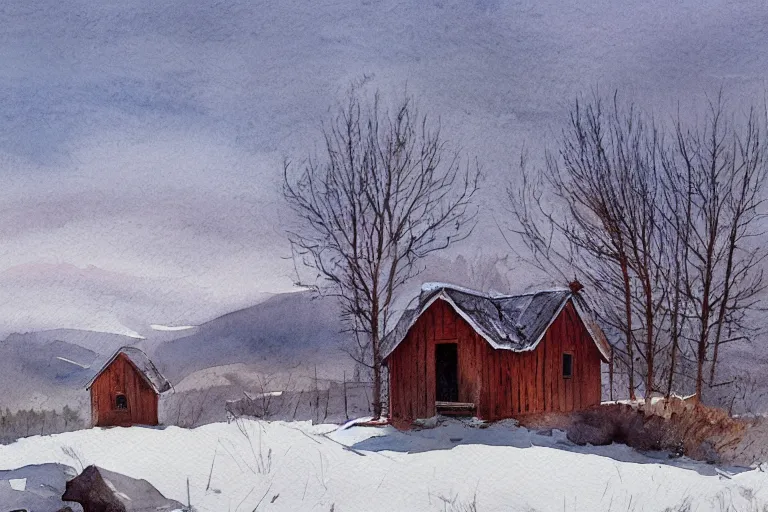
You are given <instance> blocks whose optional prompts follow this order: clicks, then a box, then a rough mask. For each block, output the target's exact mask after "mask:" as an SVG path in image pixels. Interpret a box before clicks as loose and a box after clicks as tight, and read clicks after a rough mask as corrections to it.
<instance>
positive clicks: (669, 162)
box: [510, 95, 768, 398]
mask: <svg viewBox="0 0 768 512" xmlns="http://www.w3.org/2000/svg"><path fill="white" fill-rule="evenodd" d="M740 119H741V120H740V121H737V120H736V118H735V117H734V116H729V115H726V113H725V110H724V104H723V101H722V97H721V96H718V98H717V100H716V101H714V102H712V103H710V105H709V111H708V115H707V116H706V117H705V119H704V122H703V124H702V125H701V126H700V127H698V126H694V127H690V125H687V124H686V123H684V122H683V121H681V120H680V119H679V117H678V120H677V121H676V122H675V123H673V125H672V130H671V132H670V133H672V134H673V135H674V137H671V140H669V141H668V140H665V137H664V134H665V130H664V127H663V126H659V125H657V124H656V123H655V122H654V121H653V120H652V118H649V117H647V116H644V115H642V114H641V113H640V112H638V111H636V109H635V108H634V107H633V106H632V105H629V106H628V108H621V107H620V106H619V105H618V103H617V99H616V95H614V102H613V108H612V110H611V111H609V112H608V113H606V112H605V111H604V109H603V108H602V103H601V101H600V99H599V98H595V99H594V100H593V101H592V102H589V103H587V104H586V105H584V104H583V103H582V102H578V101H577V102H576V103H575V105H574V108H573V109H572V111H571V115H570V119H569V124H568V126H567V128H566V129H565V130H564V132H563V137H562V139H561V141H560V150H559V151H558V152H557V153H556V154H551V153H548V154H547V158H546V165H545V169H544V171H543V172H542V173H541V176H543V178H539V180H538V181H536V180H535V179H532V178H531V175H530V173H528V172H526V171H525V169H524V173H523V184H522V187H510V202H511V204H512V213H513V218H514V220H515V222H516V223H515V225H514V227H513V231H514V232H515V233H516V234H517V235H518V236H519V237H520V239H521V240H522V241H523V242H524V245H525V246H526V248H527V249H528V252H529V254H530V255H532V257H531V258H529V261H533V262H534V263H535V264H536V265H537V266H538V267H539V268H540V269H542V270H548V271H550V272H552V271H555V272H557V273H559V274H560V275H563V274H564V272H579V273H581V274H582V275H583V278H584V279H585V280H587V281H589V282H590V283H592V284H593V285H594V287H595V288H596V289H597V290H598V291H599V292H600V295H601V296H602V303H603V304H602V305H603V307H602V309H601V320H603V322H604V323H607V324H608V326H609V327H613V328H614V330H616V331H618V332H620V333H622V337H623V344H621V345H615V347H614V348H615V350H616V353H617V354H618V355H619V359H620V360H623V361H625V362H626V364H627V370H628V387H629V395H630V398H634V387H635V383H634V375H635V373H636V372H638V374H639V376H642V377H643V380H644V386H645V391H646V395H648V394H649V393H651V392H653V391H660V390H661V391H664V392H665V393H666V394H667V395H669V394H671V393H672V389H673V387H675V386H676V385H682V382H681V380H680V379H681V377H684V378H685V379H688V380H686V382H688V383H693V384H694V387H695V390H696V395H697V397H699V398H700V397H701V393H702V387H703V384H705V383H706V384H708V386H709V387H713V386H717V385H718V383H717V382H716V380H715V377H716V370H717V363H718V357H719V349H720V347H721V346H722V345H723V344H725V343H729V342H732V341H736V340H744V339H748V337H749V336H748V335H749V334H753V333H754V332H755V327H754V326H753V325H751V324H750V322H749V321H747V316H748V314H749V312H750V311H753V310H754V309H755V307H756V305H757V304H758V302H759V297H760V294H761V293H762V292H763V291H764V289H765V286H764V283H763V273H762V270H761V266H762V263H763V261H764V260H765V257H766V252H765V250H764V249H763V248H762V247H761V246H760V244H759V243H756V240H757V237H759V236H760V235H762V234H763V233H762V232H761V231H760V229H759V221H760V219H761V218H762V217H763V216H764V212H763V210H764V197H765V190H764V188H763V187H764V186H763V183H764V181H765V178H766V172H767V170H768V166H767V165H766V156H768V153H767V151H768V148H767V147H766V144H765V142H764V140H763V131H762V129H761V128H762V126H763V122H761V121H760V116H758V115H757V114H756V111H755V110H754V109H752V110H749V112H748V113H747V114H746V115H745V116H744V117H743V118H740ZM523 167H524V166H523ZM707 365H708V366H707ZM694 368H695V369H694Z"/></svg>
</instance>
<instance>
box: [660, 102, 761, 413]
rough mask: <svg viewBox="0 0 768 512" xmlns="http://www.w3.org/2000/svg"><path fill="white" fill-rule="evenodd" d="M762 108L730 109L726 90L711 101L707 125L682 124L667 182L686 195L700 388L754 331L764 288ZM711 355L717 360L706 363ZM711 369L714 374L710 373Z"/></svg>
mask: <svg viewBox="0 0 768 512" xmlns="http://www.w3.org/2000/svg"><path fill="white" fill-rule="evenodd" d="M764 123H765V121H764V120H761V118H760V116H759V115H758V114H757V112H756V111H755V109H750V110H749V111H748V113H747V114H746V116H744V118H743V119H742V120H740V121H739V120H737V119H736V118H735V117H734V116H732V115H728V114H727V113H726V111H725V106H724V101H723V97H722V94H720V95H718V96H717V98H716V99H715V100H713V101H712V102H710V104H709V109H708V115H707V116H706V118H705V119H704V122H703V123H702V126H700V127H694V128H688V127H686V126H685V125H684V124H683V122H682V121H680V120H679V119H678V121H677V122H676V124H675V135H676V145H675V155H674V157H675V160H674V161H673V162H671V163H670V165H669V167H670V169H671V171H669V172H668V173H667V174H668V175H669V176H670V178H669V179H668V180H667V186H668V188H669V189H670V193H669V194H668V195H671V196H673V197H676V198H684V199H683V200H679V199H678V200H677V201H678V202H680V203H685V204H686V208H685V209H684V210H682V212H683V214H684V215H685V218H684V219H682V220H681V219H680V218H679V216H678V217H676V218H675V219H674V226H675V228H676V229H678V230H680V233H679V238H680V239H681V240H683V241H684V243H685V251H686V254H687V258H686V261H685V272H684V274H683V275H682V276H681V278H682V281H683V289H684V291H685V295H686V300H687V302H688V307H687V320H688V322H689V323H690V325H691V329H692V331H693V333H692V336H690V338H691V341H692V342H693V345H694V346H693V350H694V352H695V360H696V376H695V388H696V396H697V397H698V398H699V399H701V396H702V390H703V385H704V384H705V383H707V384H708V385H709V386H710V387H711V386H714V385H716V382H715V376H716V369H717V362H718V357H719V349H720V347H721V345H723V344H725V343H729V342H732V341H736V340H744V339H747V338H748V334H749V333H750V332H755V328H754V326H750V325H749V324H748V323H747V322H745V321H744V320H745V318H746V315H747V314H748V313H749V311H751V310H753V309H754V307H755V306H756V305H757V303H758V301H759V295H760V294H761V293H762V292H763V291H764V289H765V285H764V282H763V272H762V270H761V266H762V262H763V260H764V259H765V257H766V254H767V253H766V252H765V250H764V249H763V248H762V247H761V245H760V244H759V243H755V241H756V239H758V237H760V236H762V235H763V234H764V233H763V232H762V231H761V230H760V229H759V221H760V219H761V218H762V217H764V215H765V213H764V201H765V188H764V182H765V178H766V173H767V172H768V165H767V164H768V161H767V160H766V156H768V153H766V151H768V146H766V142H765V140H764V133H763V130H762V129H761V128H762V127H763V126H764ZM707 362H709V368H706V363H707ZM707 374H708V376H707Z"/></svg>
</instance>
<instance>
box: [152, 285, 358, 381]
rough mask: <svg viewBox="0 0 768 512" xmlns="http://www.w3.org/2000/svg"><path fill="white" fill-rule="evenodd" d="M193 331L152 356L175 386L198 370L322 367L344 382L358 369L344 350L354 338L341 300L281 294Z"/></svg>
mask: <svg viewBox="0 0 768 512" xmlns="http://www.w3.org/2000/svg"><path fill="white" fill-rule="evenodd" d="M193 331H194V332H192V333H191V334H187V331H177V334H178V335H180V337H178V338H176V339H171V340H168V341H165V342H162V343H160V344H158V345H157V346H156V347H155V348H154V350H152V352H151V356H152V358H153V360H154V361H155V364H157V365H158V367H159V368H160V369H161V371H163V373H164V374H165V375H166V377H168V378H169V379H170V380H171V382H173V383H178V382H179V381H180V380H181V379H183V378H184V377H185V376H187V375H189V374H190V373H192V372H195V371H198V370H202V369H205V368H211V367H215V366H223V365H229V364H235V363H244V364H249V365H251V366H254V367H256V368H259V369H260V371H263V372H265V373H275V374H277V373H288V372H292V371H294V370H295V371H297V372H298V373H306V372H307V371H314V366H315V365H317V367H318V374H321V375H323V376H324V377H325V378H332V377H335V376H337V377H339V378H341V375H342V372H344V371H347V373H348V375H351V372H352V368H353V367H354V364H353V362H352V360H351V359H350V358H349V356H348V355H347V354H345V353H344V352H343V350H342V348H343V346H344V344H347V343H350V342H351V338H350V335H349V334H346V333H342V332H340V331H341V323H340V321H339V311H338V306H337V305H336V301H335V300H334V299H329V298H313V296H312V294H311V293H309V292H296V293H287V294H280V295H276V296H274V297H272V298H270V299H268V300H266V301H264V302H262V303H260V304H257V305H255V306H252V307H249V308H246V309H242V310H239V311H235V312H233V313H229V314H227V315H224V316H222V317H219V318H216V319H215V320H211V321H210V322H206V323H204V324H202V325H200V326H197V327H196V328H195V329H194V330H193ZM164 334H165V335H166V336H167V335H168V334H169V333H168V332H166V333H164ZM148 341H150V342H151V340H148Z"/></svg>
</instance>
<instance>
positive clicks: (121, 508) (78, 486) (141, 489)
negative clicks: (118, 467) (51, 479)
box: [61, 466, 183, 512]
mask: <svg viewBox="0 0 768 512" xmlns="http://www.w3.org/2000/svg"><path fill="white" fill-rule="evenodd" d="M61 499H62V500H64V501H73V502H75V503H79V504H81V505H82V506H83V511H84V512H170V511H171V510H179V509H183V505H182V504H181V503H179V502H178V501H174V500H169V499H167V498H166V497H165V496H163V495H162V494H161V493H160V491H158V490H157V489H155V488H154V487H153V486H152V484H150V483H149V482H147V481H146V480H137V479H135V478H131V477H129V476H125V475H121V474H120V473H114V472H112V471H107V470H105V469H102V468H100V467H97V466H88V467H87V468H85V469H84V470H83V472H82V473H80V474H79V475H78V476H77V477H75V478H73V479H72V480H70V481H69V482H67V486H66V491H65V492H64V495H63V496H62V498H61Z"/></svg>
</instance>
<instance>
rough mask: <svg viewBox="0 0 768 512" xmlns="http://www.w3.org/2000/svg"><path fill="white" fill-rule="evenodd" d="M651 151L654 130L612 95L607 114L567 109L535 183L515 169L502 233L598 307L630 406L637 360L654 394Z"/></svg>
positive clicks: (656, 305)
mask: <svg viewBox="0 0 768 512" xmlns="http://www.w3.org/2000/svg"><path fill="white" fill-rule="evenodd" d="M661 151H662V149H661V138H660V135H659V133H658V131H657V128H656V127H655V125H654V124H653V123H646V122H645V120H644V119H643V117H642V116H641V115H640V114H639V113H638V112H636V111H635V109H634V107H633V106H631V105H630V107H629V108H628V109H624V110H623V109H621V108H620V107H619V104H618V101H617V96H616V95H615V96H614V98H613V104H612V108H611V109H609V110H607V111H606V110H605V109H604V108H603V102H602V101H601V100H600V99H599V98H597V97H595V98H594V99H593V100H592V101H589V102H582V101H580V100H577V101H576V102H575V104H574V106H573V109H572V110H571V113H570V117H569V122H568V125H567V127H566V128H565V129H564V130H563V134H562V137H561V140H560V149H559V151H557V152H556V153H547V155H546V160H545V168H544V170H543V172H542V173H541V174H540V176H542V178H539V179H538V180H537V179H534V178H532V176H531V174H530V172H529V171H528V170H527V168H526V167H525V165H524V163H525V161H524V160H523V162H522V163H523V165H522V167H523V183H522V186H511V187H510V189H509V198H510V204H511V206H512V208H511V209H512V214H513V215H512V216H513V219H514V222H515V224H514V225H513V227H512V231H513V232H514V233H516V234H517V235H518V236H519V238H520V239H521V240H522V241H523V243H524V245H525V246H526V248H527V249H528V251H529V255H530V256H531V257H530V258H528V259H529V261H533V262H535V264H536V265H538V266H539V268H540V269H541V270H544V271H546V272H549V273H552V272H553V271H554V272H557V273H559V274H560V275H561V276H562V277H563V278H567V276H566V275H565V273H567V272H578V273H579V274H581V276H582V278H583V279H585V280H586V281H587V282H589V283H590V284H591V285H592V286H593V287H594V289H596V290H597V291H598V292H599V294H600V295H601V296H602V297H603V298H604V300H603V302H604V306H605V307H604V308H602V315H601V317H602V318H601V319H602V320H603V322H605V323H608V324H609V325H610V326H612V327H614V328H615V329H616V330H617V331H619V332H621V333H622V337H623V344H622V345H620V346H616V347H614V348H615V350H616V352H617V353H618V355H619V357H621V359H622V360H623V361H624V362H625V363H626V366H627V377H628V382H627V384H628V391H629V396H630V398H634V397H635V388H636V384H635V373H636V362H635V361H636V359H637V358H638V357H640V358H641V359H642V360H643V361H642V362H643V363H644V364H643V366H644V371H643V372H642V373H643V376H644V377H645V379H644V380H645V382H644V384H645V389H646V393H650V392H651V391H653V390H655V389H656V388H657V385H656V375H655V373H654V369H655V357H656V354H657V352H658V340H659V332H658V331H657V330H656V329H655V326H656V323H657V318H656V315H657V313H658V312H659V310H660V303H661V300H662V297H663V296H664V290H662V289H660V287H659V284H660V283H661V282H662V275H661V273H660V271H659V266H660V264H661V257H660V250H661V247H662V243H661V239H660V231H659V230H658V229H657V226H658V221H657V215H656V202H657V197H656V195H657V189H658V187H657V185H656V182H657V176H658V172H657V169H658V167H659V162H660V160H661ZM552 205H554V206H552ZM640 333H644V336H639V334H640Z"/></svg>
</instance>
